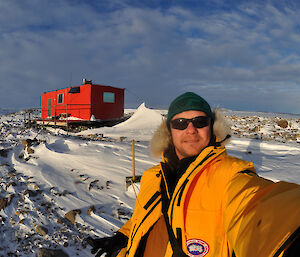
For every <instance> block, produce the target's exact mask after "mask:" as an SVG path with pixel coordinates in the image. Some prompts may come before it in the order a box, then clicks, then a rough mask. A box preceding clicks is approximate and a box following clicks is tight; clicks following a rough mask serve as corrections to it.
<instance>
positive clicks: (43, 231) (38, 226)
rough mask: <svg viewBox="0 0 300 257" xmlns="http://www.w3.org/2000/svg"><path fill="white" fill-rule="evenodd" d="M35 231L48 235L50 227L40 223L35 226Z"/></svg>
mask: <svg viewBox="0 0 300 257" xmlns="http://www.w3.org/2000/svg"><path fill="white" fill-rule="evenodd" d="M35 232H36V233H38V234H39V235H41V236H46V235H47V234H48V229H47V228H46V227H42V226H40V225H36V226H35Z"/></svg>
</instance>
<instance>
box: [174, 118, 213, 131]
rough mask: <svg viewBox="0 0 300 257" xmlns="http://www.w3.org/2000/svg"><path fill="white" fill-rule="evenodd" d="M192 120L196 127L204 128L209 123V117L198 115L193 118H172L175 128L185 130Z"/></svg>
mask: <svg viewBox="0 0 300 257" xmlns="http://www.w3.org/2000/svg"><path fill="white" fill-rule="evenodd" d="M190 122H192V123H193V126H194V127H195V128H204V127H206V126H208V124H209V117H207V116H198V117H195V118H193V119H184V118H181V119H175V120H171V127H172V128H173V129H179V130H184V129H186V128H187V127H188V125H189V123H190Z"/></svg>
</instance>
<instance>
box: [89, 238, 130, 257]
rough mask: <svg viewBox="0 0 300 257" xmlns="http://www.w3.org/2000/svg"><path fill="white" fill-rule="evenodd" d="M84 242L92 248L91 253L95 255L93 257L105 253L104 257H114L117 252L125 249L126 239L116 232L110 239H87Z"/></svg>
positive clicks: (98, 256)
mask: <svg viewBox="0 0 300 257" xmlns="http://www.w3.org/2000/svg"><path fill="white" fill-rule="evenodd" d="M86 241H87V243H88V244H89V245H91V246H92V247H93V248H92V250H91V253H92V254H95V253H96V255H95V257H100V256H101V255H102V254H103V253H106V257H113V256H116V254H117V252H118V251H119V250H121V249H122V248H124V247H126V245H127V242H128V237H127V236H125V235H124V234H122V233H121V232H117V233H116V234H115V235H114V236H111V237H103V238H97V239H93V238H91V237H88V238H87V239H86Z"/></svg>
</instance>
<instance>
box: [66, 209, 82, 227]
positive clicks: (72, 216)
mask: <svg viewBox="0 0 300 257" xmlns="http://www.w3.org/2000/svg"><path fill="white" fill-rule="evenodd" d="M80 213H81V210H78V209H76V210H72V211H69V212H67V213H66V214H65V218H66V219H67V220H68V221H70V222H71V223H73V224H75V223H76V222H75V220H76V215H77V214H80Z"/></svg>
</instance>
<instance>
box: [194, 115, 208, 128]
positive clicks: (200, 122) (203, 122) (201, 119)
mask: <svg viewBox="0 0 300 257" xmlns="http://www.w3.org/2000/svg"><path fill="white" fill-rule="evenodd" d="M192 123H193V125H194V127H195V128H204V127H206V126H208V124H209V117H207V116H198V117H196V118H193V119H192Z"/></svg>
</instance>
